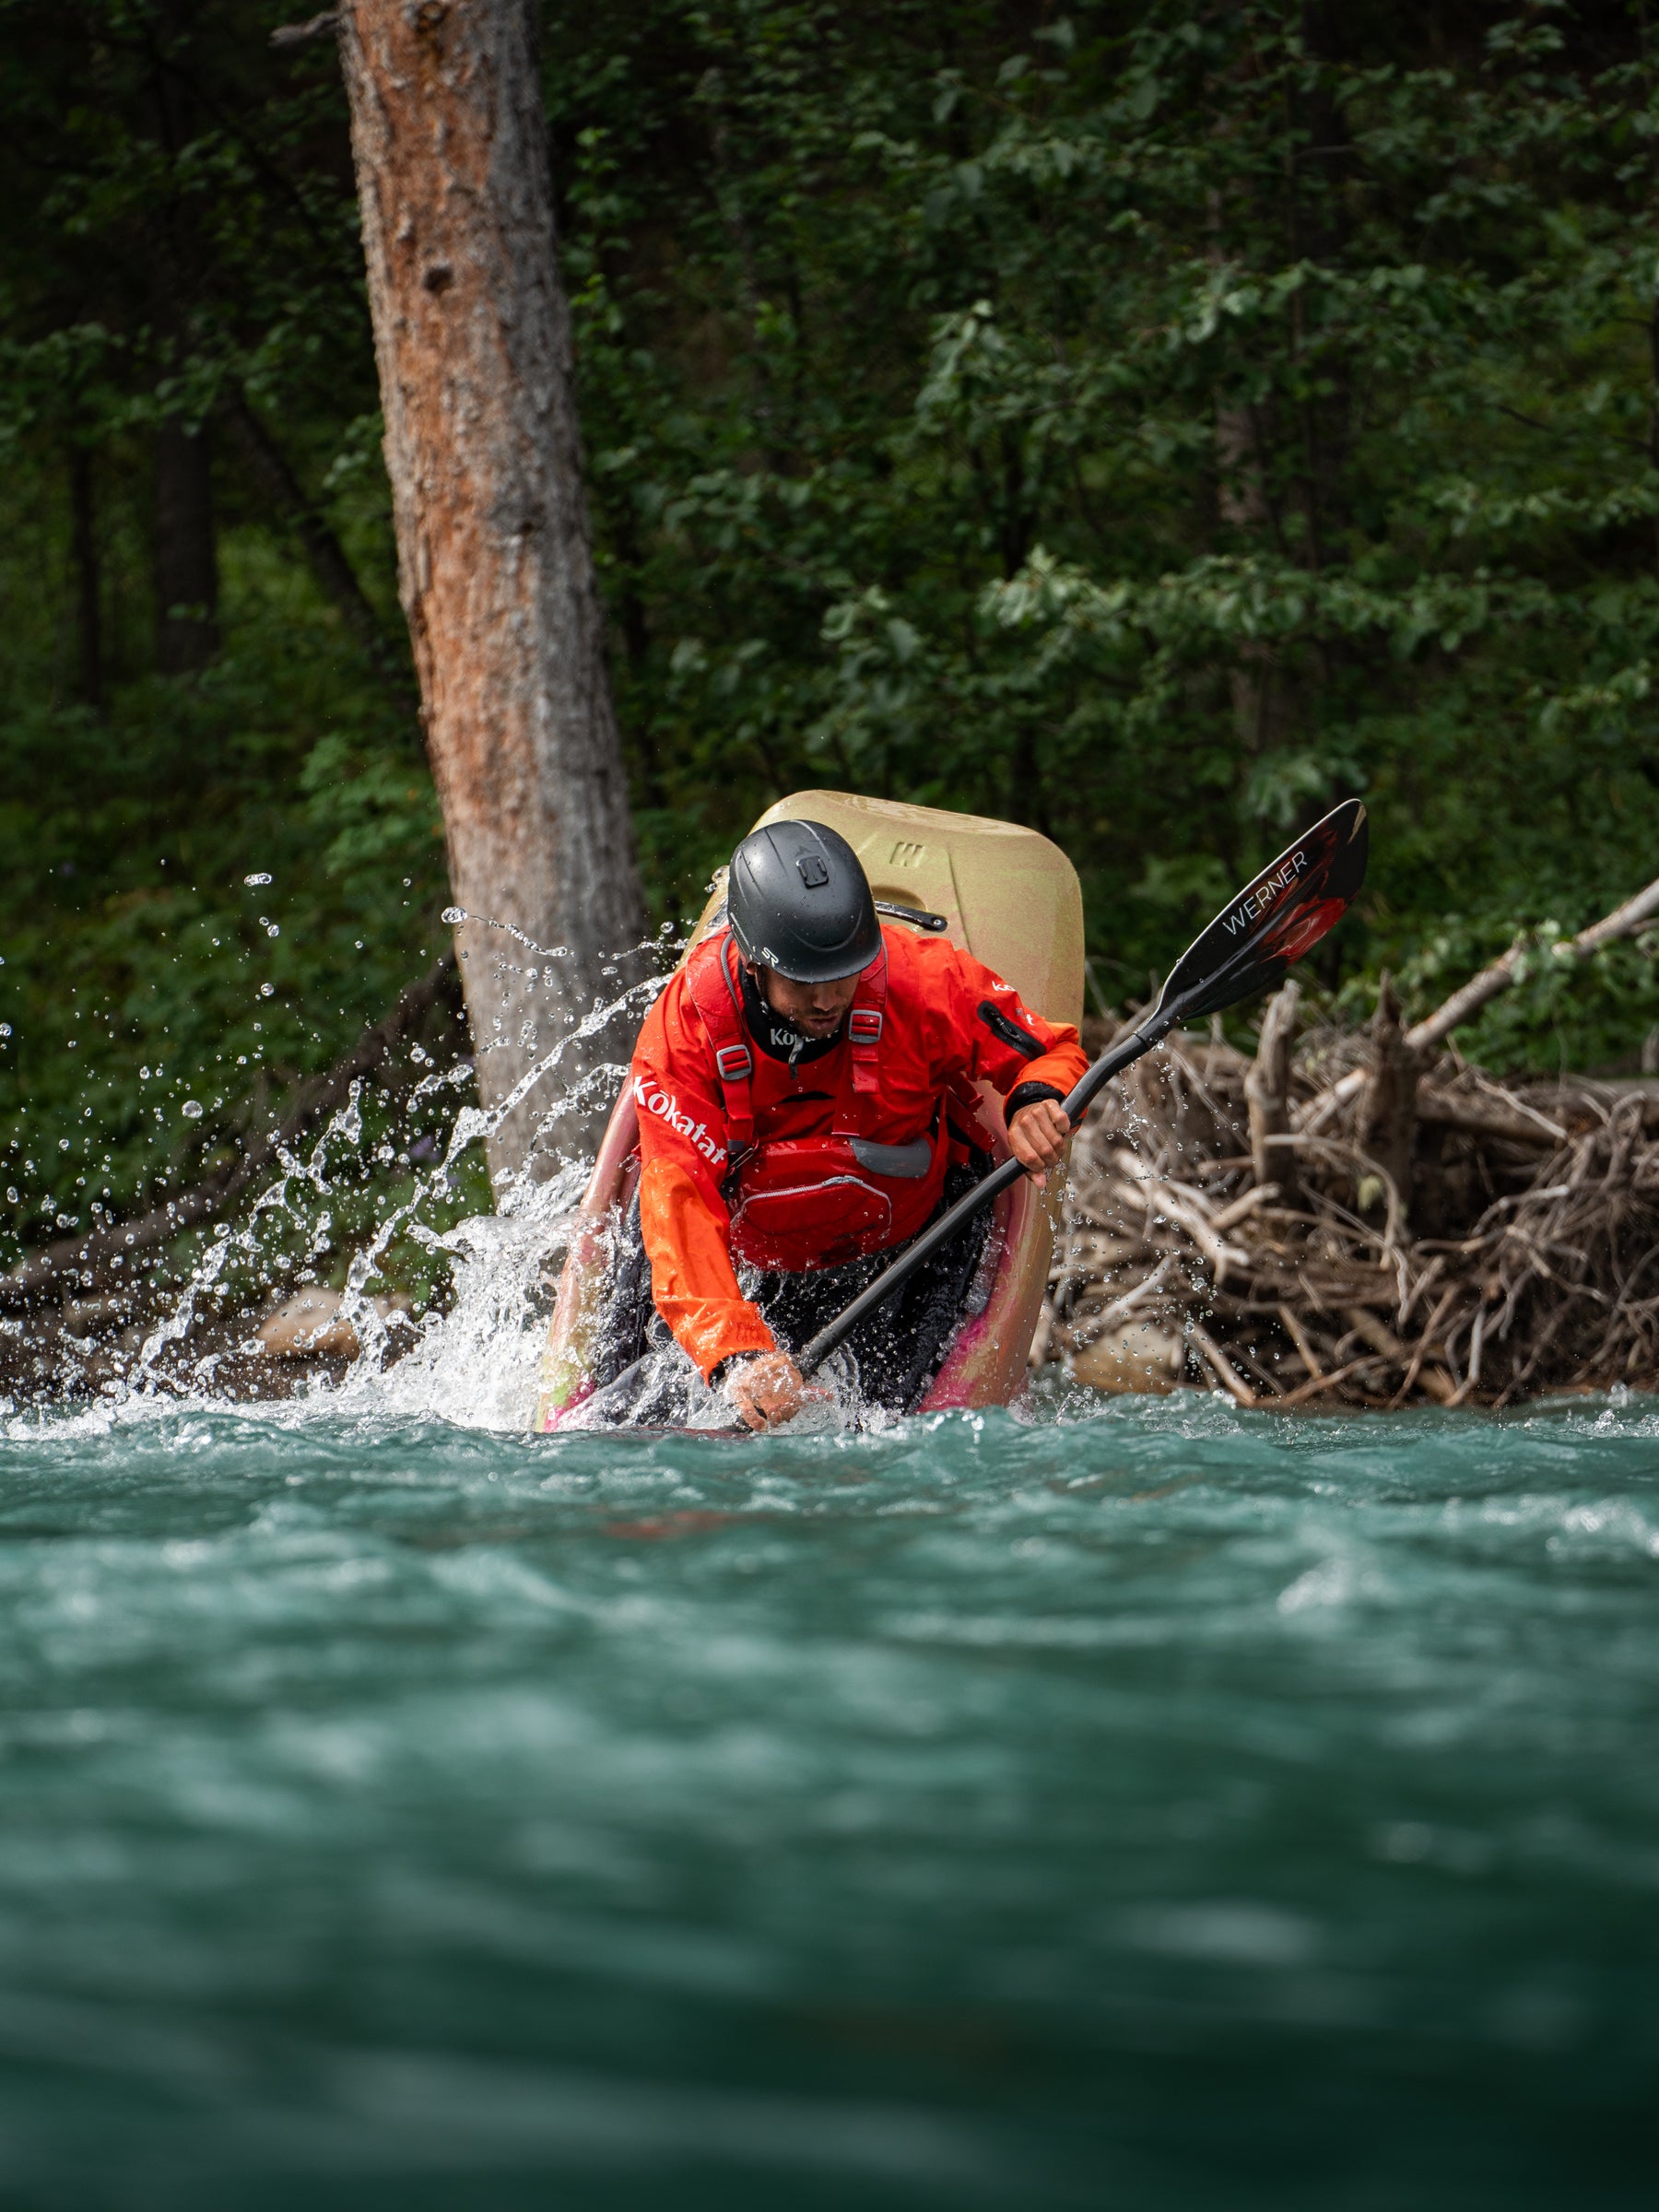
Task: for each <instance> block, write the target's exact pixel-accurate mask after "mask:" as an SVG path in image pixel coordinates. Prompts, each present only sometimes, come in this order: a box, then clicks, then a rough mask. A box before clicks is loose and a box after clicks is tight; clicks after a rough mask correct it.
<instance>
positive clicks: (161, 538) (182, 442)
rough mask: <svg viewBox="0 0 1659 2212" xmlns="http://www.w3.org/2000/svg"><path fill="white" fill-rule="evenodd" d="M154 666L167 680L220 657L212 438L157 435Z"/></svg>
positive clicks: (171, 432) (166, 430) (173, 427)
mask: <svg viewBox="0 0 1659 2212" xmlns="http://www.w3.org/2000/svg"><path fill="white" fill-rule="evenodd" d="M155 529H156V536H155V564H156V664H157V665H158V666H159V668H160V670H161V672H162V674H163V675H164V676H187V675H188V674H189V673H190V672H191V670H192V669H194V668H205V667H206V665H207V663H208V662H209V661H210V660H211V659H212V658H213V656H214V654H215V653H217V652H218V550H217V547H216V545H215V541H214V531H213V470H212V464H211V461H210V458H209V455H208V451H207V432H206V429H199V430H190V429H186V428H185V427H184V425H183V423H182V422H164V423H163V424H162V425H161V427H160V429H159V430H158V431H157V432H156V522H155Z"/></svg>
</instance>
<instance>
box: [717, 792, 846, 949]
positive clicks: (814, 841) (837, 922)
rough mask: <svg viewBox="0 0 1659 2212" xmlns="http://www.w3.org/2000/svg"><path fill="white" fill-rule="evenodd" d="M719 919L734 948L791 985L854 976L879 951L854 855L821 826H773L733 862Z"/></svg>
mask: <svg viewBox="0 0 1659 2212" xmlns="http://www.w3.org/2000/svg"><path fill="white" fill-rule="evenodd" d="M726 916H727V919H728V920H729V921H730V923H731V925H732V935H734V936H735V938H736V940H737V945H738V949H739V950H740V951H741V952H742V954H743V957H744V958H745V959H747V960H749V961H752V962H753V963H754V964H755V965H756V966H757V967H761V968H772V969H775V970H776V971H777V972H778V973H779V974H780V975H782V976H787V977H788V979H789V981H790V982H792V983H827V982H833V981H834V979H835V978H836V977H837V976H842V975H856V974H857V973H858V971H859V970H860V969H861V968H867V967H868V966H869V964H870V962H871V961H872V960H873V959H875V958H876V955H877V953H878V952H879V951H880V950H881V924H880V923H879V922H877V919H876V901H875V900H874V899H872V898H871V896H870V886H869V881H868V878H867V877H865V872H864V870H863V868H862V867H861V866H860V865H859V861H858V855H857V853H854V852H853V848H852V846H851V845H850V844H849V843H848V842H847V841H846V839H845V838H844V837H838V836H837V834H836V832H835V831H834V830H829V829H826V828H825V826H824V825H823V823H822V822H772V823H771V824H770V825H769V826H768V827H767V828H766V829H764V830H753V831H751V832H750V834H749V835H748V836H747V837H746V838H745V839H744V841H743V842H742V843H741V844H740V845H739V846H738V848H737V850H736V852H735V853H733V855H732V868H731V874H730V877H728V879H727V883H726Z"/></svg>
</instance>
